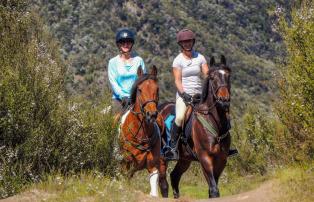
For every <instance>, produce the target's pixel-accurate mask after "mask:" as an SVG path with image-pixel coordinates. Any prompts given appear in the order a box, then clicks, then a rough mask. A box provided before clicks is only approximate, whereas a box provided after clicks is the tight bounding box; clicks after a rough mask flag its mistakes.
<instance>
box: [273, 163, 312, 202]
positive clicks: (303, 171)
mask: <svg viewBox="0 0 314 202" xmlns="http://www.w3.org/2000/svg"><path fill="white" fill-rule="evenodd" d="M275 177H276V178H278V179H279V186H280V194H279V197H278V201H279V202H289V201H298V202H312V201H314V194H313V193H314V162H311V163H307V164H306V163H304V164H298V165H293V166H290V167H289V168H286V169H282V170H279V171H277V172H276V174H275Z"/></svg>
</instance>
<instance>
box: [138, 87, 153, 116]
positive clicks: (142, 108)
mask: <svg viewBox="0 0 314 202" xmlns="http://www.w3.org/2000/svg"><path fill="white" fill-rule="evenodd" d="M141 93H142V92H141V91H140V90H139V89H137V92H136V97H138V95H139V94H141ZM138 100H139V105H140V112H135V111H134V108H133V110H132V112H133V113H134V114H142V115H143V117H146V114H147V113H146V111H145V106H146V105H147V104H149V103H155V105H156V107H157V105H158V100H154V99H150V100H146V101H145V102H143V101H142V99H141V97H139V99H138Z"/></svg>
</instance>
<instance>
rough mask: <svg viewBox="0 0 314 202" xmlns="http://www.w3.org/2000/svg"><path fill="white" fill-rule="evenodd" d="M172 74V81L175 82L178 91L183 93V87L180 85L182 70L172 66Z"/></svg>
mask: <svg viewBox="0 0 314 202" xmlns="http://www.w3.org/2000/svg"><path fill="white" fill-rule="evenodd" d="M173 76H174V82H175V85H176V87H177V90H178V92H179V93H183V92H184V89H183V86H182V72H181V70H180V69H178V68H176V67H174V68H173Z"/></svg>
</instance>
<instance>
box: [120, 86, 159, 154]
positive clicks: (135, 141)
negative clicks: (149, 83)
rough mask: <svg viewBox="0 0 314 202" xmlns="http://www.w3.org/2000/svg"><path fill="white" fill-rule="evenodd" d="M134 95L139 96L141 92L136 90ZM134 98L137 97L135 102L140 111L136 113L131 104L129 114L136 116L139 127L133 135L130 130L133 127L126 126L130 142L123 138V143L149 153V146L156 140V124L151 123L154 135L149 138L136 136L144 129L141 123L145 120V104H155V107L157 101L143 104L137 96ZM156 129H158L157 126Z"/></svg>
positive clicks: (148, 101)
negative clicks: (137, 103)
mask: <svg viewBox="0 0 314 202" xmlns="http://www.w3.org/2000/svg"><path fill="white" fill-rule="evenodd" d="M136 93H137V94H139V93H141V91H139V90H138V89H137V92H136ZM136 97H137V100H138V102H139V105H140V111H139V112H136V111H135V110H134V108H135V104H133V105H132V107H131V109H130V112H131V113H132V114H134V115H135V116H136V118H137V119H138V121H139V122H140V126H139V128H138V129H137V131H136V133H133V132H132V128H131V127H132V126H133V124H131V126H130V125H128V126H127V127H128V132H129V133H130V134H131V140H128V139H127V138H124V141H125V142H126V143H127V144H129V145H131V146H133V147H135V148H136V149H138V150H140V151H143V152H147V151H150V150H151V146H152V145H154V144H155V142H156V141H157V140H158V130H157V129H158V128H157V129H156V126H157V123H156V122H154V123H153V124H154V131H153V132H154V133H153V135H152V136H151V137H146V138H145V137H144V138H138V134H139V132H140V130H141V129H143V130H144V128H143V123H144V121H145V118H146V113H145V106H146V105H147V104H149V103H155V104H156V106H157V103H158V101H157V100H153V99H150V100H147V101H145V102H144V103H143V101H142V100H141V99H140V96H137V95H136ZM139 115H142V118H140V116H139ZM157 127H158V126H157ZM156 131H157V132H156ZM144 144H147V145H146V146H144Z"/></svg>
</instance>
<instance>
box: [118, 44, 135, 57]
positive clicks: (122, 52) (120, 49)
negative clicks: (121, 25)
mask: <svg viewBox="0 0 314 202" xmlns="http://www.w3.org/2000/svg"><path fill="white" fill-rule="evenodd" d="M117 46H118V48H119V51H120V53H121V54H126V53H130V52H132V48H133V44H132V46H131V48H130V50H129V51H126V52H125V51H123V50H122V48H121V47H120V46H119V44H118V43H117Z"/></svg>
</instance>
